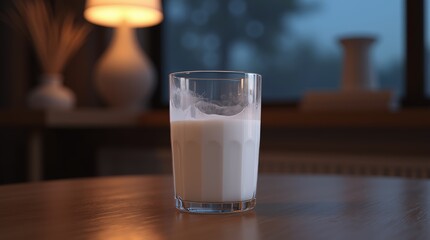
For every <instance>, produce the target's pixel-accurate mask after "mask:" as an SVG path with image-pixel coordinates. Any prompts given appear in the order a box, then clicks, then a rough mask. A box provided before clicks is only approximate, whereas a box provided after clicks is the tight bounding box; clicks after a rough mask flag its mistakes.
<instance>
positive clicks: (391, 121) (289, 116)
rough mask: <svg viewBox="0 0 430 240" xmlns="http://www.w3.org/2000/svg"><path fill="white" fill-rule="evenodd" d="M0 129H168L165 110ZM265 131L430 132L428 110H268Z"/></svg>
mask: <svg viewBox="0 0 430 240" xmlns="http://www.w3.org/2000/svg"><path fill="white" fill-rule="evenodd" d="M0 126H3V127H8V126H16V127H52V128H56V127H63V128H85V127H88V128H94V127H95V128H97V127H104V128H106V127H169V112H168V110H167V109H164V110H154V111H150V112H145V113H142V112H129V111H118V110H105V109H78V110H74V111H28V110H27V111H25V110H23V111H3V112H0ZM262 126H263V127H266V128H425V129H430V109H410V110H402V111H398V112H312V113H310V112H300V111H299V110H294V109H288V108H282V107H267V108H264V109H263V111H262Z"/></svg>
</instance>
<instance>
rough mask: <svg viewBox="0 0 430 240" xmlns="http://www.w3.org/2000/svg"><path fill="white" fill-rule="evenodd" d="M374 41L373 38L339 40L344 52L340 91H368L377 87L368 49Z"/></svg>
mask: <svg viewBox="0 0 430 240" xmlns="http://www.w3.org/2000/svg"><path fill="white" fill-rule="evenodd" d="M375 41H376V39H375V38H373V37H349V38H341V39H340V44H341V45H342V47H343V50H344V59H343V67H342V91H363V90H364V91H368V90H377V88H378V87H379V86H378V82H377V79H376V73H375V70H374V68H373V65H372V62H371V58H370V49H371V46H372V44H373V43H374V42H375Z"/></svg>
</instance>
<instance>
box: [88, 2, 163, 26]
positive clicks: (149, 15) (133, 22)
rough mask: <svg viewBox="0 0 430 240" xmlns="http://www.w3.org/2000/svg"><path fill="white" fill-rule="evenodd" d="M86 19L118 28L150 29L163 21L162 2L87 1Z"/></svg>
mask: <svg viewBox="0 0 430 240" xmlns="http://www.w3.org/2000/svg"><path fill="white" fill-rule="evenodd" d="M84 16H85V18H86V19H87V20H88V21H90V22H92V23H95V24H98V25H102V26H106V27H116V26H119V25H121V24H124V23H125V24H127V25H128V26H130V27H149V26H153V25H156V24H159V23H160V22H161V21H162V20H163V13H162V8H161V3H160V0H87V4H86V8H85V12H84Z"/></svg>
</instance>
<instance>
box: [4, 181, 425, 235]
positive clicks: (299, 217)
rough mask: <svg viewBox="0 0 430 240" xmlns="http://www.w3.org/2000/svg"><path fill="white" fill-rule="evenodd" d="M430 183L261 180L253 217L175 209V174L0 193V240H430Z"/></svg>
mask: <svg viewBox="0 0 430 240" xmlns="http://www.w3.org/2000/svg"><path fill="white" fill-rule="evenodd" d="M429 209H430V181H428V180H404V179H400V178H369V177H334V176H303V175H296V176H295V175H262V176H260V177H259V185H258V193H257V207H256V209H255V210H253V211H250V212H246V213H242V214H230V215H192V214H186V213H180V212H178V211H176V210H175V207H174V201H173V181H172V178H171V177H170V176H130V177H109V178H93V179H78V180H61V181H51V182H40V183H30V184H15V185H6V186H1V187H0V239H2V240H5V239H112V240H113V239H204V240H208V239H251V240H253V239H430V215H429V214H430V212H429Z"/></svg>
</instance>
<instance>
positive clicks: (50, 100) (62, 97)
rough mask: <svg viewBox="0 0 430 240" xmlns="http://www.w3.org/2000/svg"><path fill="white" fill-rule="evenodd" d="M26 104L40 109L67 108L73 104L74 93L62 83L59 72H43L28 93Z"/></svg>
mask: <svg viewBox="0 0 430 240" xmlns="http://www.w3.org/2000/svg"><path fill="white" fill-rule="evenodd" d="M28 105H29V107H30V108H32V109H40V110H68V109H72V108H73V107H74V106H75V95H74V94H73V92H72V91H71V90H70V89H68V88H67V87H65V86H64V85H63V76H62V75H61V74H43V75H42V76H41V78H40V82H39V85H38V86H37V87H36V88H35V89H34V90H33V91H32V92H31V93H30V95H29V98H28Z"/></svg>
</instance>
